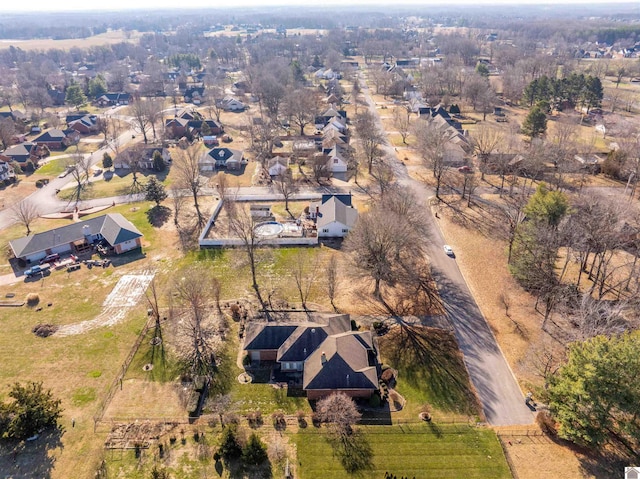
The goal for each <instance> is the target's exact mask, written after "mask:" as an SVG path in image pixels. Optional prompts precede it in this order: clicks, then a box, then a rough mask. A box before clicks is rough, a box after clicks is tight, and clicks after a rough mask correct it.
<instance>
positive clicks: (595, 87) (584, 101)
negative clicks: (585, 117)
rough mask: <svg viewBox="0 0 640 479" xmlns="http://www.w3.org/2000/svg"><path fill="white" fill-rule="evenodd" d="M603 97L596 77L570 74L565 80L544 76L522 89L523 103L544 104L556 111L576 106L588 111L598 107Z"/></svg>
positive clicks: (599, 82) (600, 84)
mask: <svg viewBox="0 0 640 479" xmlns="http://www.w3.org/2000/svg"><path fill="white" fill-rule="evenodd" d="M603 96H604V92H603V89H602V82H601V81H600V79H599V78H598V77H594V76H591V75H584V74H583V73H580V74H578V73H572V74H571V75H569V76H568V77H566V78H549V77H548V76H546V75H543V76H541V77H540V78H536V79H535V80H533V81H532V82H531V83H529V84H528V85H527V87H526V88H525V89H524V93H523V101H524V102H526V103H527V104H528V105H529V106H533V105H534V104H535V103H540V102H546V103H547V104H548V106H549V109H551V110H557V111H561V110H562V109H563V108H565V107H568V108H575V107H576V106H578V105H580V106H582V107H586V108H587V111H588V110H590V109H591V108H598V107H600V106H601V105H602V98H603Z"/></svg>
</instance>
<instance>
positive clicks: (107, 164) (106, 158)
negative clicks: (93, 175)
mask: <svg viewBox="0 0 640 479" xmlns="http://www.w3.org/2000/svg"><path fill="white" fill-rule="evenodd" d="M112 166H113V159H112V158H111V155H110V154H109V153H107V152H106V151H105V153H104V155H102V167H103V168H111V167H112Z"/></svg>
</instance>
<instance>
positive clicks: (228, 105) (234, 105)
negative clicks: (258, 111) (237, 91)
mask: <svg viewBox="0 0 640 479" xmlns="http://www.w3.org/2000/svg"><path fill="white" fill-rule="evenodd" d="M220 106H222V108H223V109H224V110H225V111H244V110H245V109H246V108H247V106H246V105H245V104H244V103H242V102H241V101H240V100H238V99H237V98H233V97H231V96H226V97H224V98H223V99H222V100H220Z"/></svg>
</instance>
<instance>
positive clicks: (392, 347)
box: [379, 326, 479, 419]
mask: <svg viewBox="0 0 640 479" xmlns="http://www.w3.org/2000/svg"><path fill="white" fill-rule="evenodd" d="M379 344H380V352H381V355H382V358H383V362H384V363H385V364H388V365H389V366H391V367H392V368H394V369H397V370H398V383H397V386H396V390H397V391H398V392H399V393H400V394H402V395H403V396H404V398H405V399H406V401H407V403H406V406H405V408H404V409H403V411H401V412H400V413H395V414H394V417H401V418H404V417H409V418H415V417H416V415H417V414H418V413H419V412H420V408H421V406H422V405H423V404H425V403H428V404H429V405H430V406H431V408H432V413H434V416H435V417H437V416H438V415H444V416H460V418H461V419H462V418H463V417H467V416H473V415H475V414H477V413H478V411H479V406H478V402H477V400H476V397H475V395H474V394H473V392H472V389H471V386H470V382H469V376H468V374H467V369H466V367H465V365H464V362H463V360H462V355H461V353H460V351H459V349H458V344H457V343H456V341H455V339H454V337H453V335H452V334H451V333H449V332H447V331H443V330H440V329H432V328H423V327H406V328H400V327H399V326H396V327H393V328H392V329H391V331H389V332H388V333H387V334H385V335H384V336H382V337H380V340H379Z"/></svg>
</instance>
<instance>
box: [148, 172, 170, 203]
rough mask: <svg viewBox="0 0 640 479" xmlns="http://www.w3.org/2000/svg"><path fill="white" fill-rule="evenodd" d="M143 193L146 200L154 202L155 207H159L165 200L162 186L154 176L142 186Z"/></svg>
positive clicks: (165, 195)
mask: <svg viewBox="0 0 640 479" xmlns="http://www.w3.org/2000/svg"><path fill="white" fill-rule="evenodd" d="M144 191H145V195H146V196H145V198H146V200H147V201H153V202H155V204H156V206H160V203H162V202H163V201H164V200H166V199H167V192H166V191H165V189H164V185H163V184H162V183H160V182H159V181H158V180H157V179H156V177H155V176H152V177H151V178H149V181H148V182H147V184H146V185H145V186H144Z"/></svg>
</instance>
